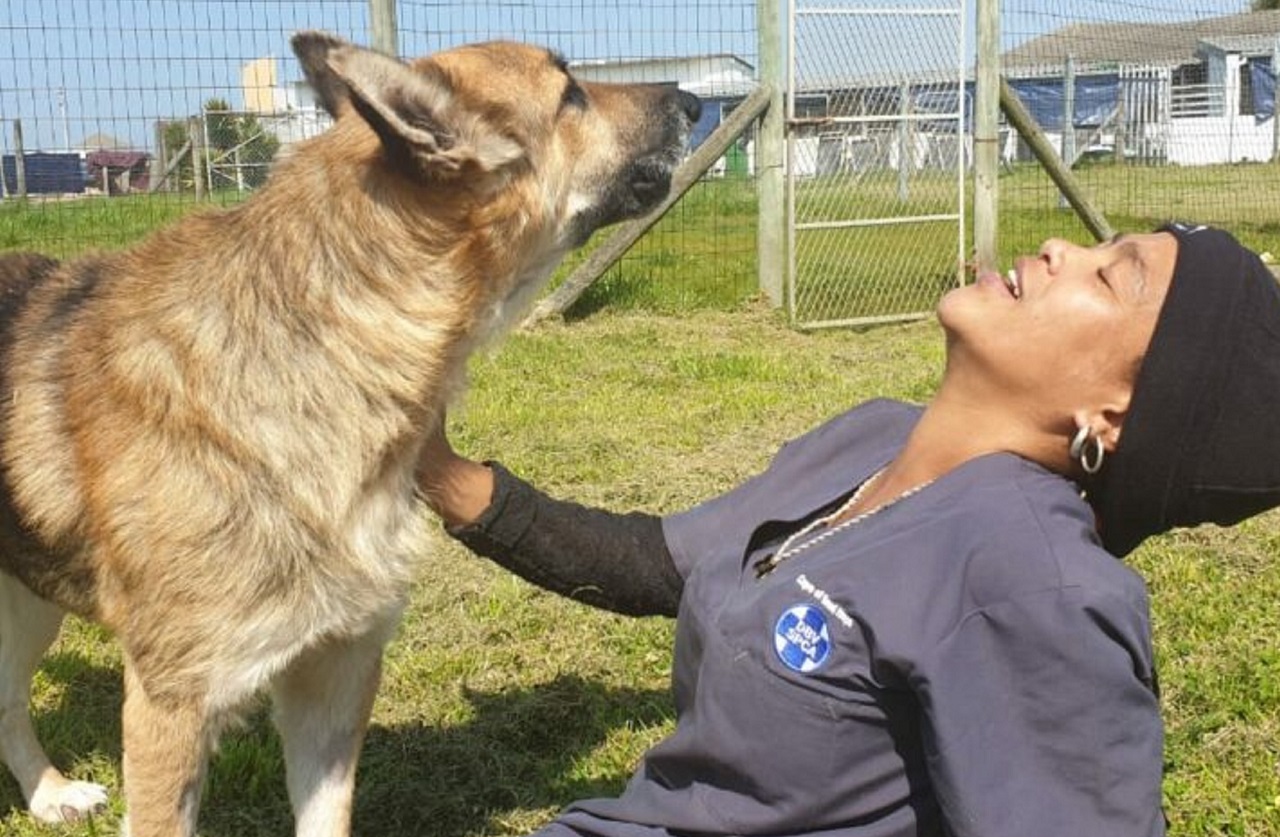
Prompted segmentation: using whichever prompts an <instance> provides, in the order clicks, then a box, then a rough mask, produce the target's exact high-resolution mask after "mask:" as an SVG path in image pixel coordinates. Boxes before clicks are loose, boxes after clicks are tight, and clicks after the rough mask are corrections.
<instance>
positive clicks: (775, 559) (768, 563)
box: [754, 466, 933, 578]
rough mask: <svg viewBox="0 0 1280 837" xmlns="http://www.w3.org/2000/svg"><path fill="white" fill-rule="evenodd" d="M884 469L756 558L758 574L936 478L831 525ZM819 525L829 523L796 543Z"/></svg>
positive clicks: (760, 574) (893, 504)
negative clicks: (763, 554)
mask: <svg viewBox="0 0 1280 837" xmlns="http://www.w3.org/2000/svg"><path fill="white" fill-rule="evenodd" d="M886 468H887V466H886ZM884 472H885V468H881V469H880V470H878V471H876V472H875V473H874V474H872V475H871V476H869V477H867V478H866V479H865V480H863V482H862V485H860V486H858V488H857V490H855V491H854V492H853V494H852V495H850V497H849V499H848V500H845V501H844V502H843V503H841V504H840V508H838V509H836V510H835V511H833V512H831V513H830V514H826V515H823V516H822V517H819V518H817V519H816V520H813V521H811V522H810V523H809V524H808V525H807V526H805V527H804V528H802V529H799V530H797V531H795V532H792V533H791V535H790V536H788V537H787V539H786V540H784V541H783V542H782V546H780V547H778V549H777V551H775V552H771V553H770V554H768V555H766V556H764V557H763V558H761V559H760V560H759V561H756V562H755V565H754V568H755V571H756V578H764V577H765V576H766V575H768V574H769V573H770V572H772V571H773V570H774V568H775V567H777V566H778V565H779V564H781V563H782V562H783V561H785V560H787V559H788V558H790V557H792V556H793V555H796V554H797V553H800V552H803V551H804V550H806V549H808V548H810V547H812V546H817V545H818V544H820V543H822V542H823V541H825V540H826V539H827V538H830V537H831V536H833V535H835V534H836V533H837V532H841V531H843V530H845V529H848V528H849V527H850V526H854V525H856V524H858V523H861V522H862V521H864V520H866V519H867V518H868V517H871V516H872V515H875V514H879V513H880V512H882V511H884V510H885V509H887V508H889V507H891V506H895V505H897V504H898V503H901V502H902V501H903V500H905V499H907V498H908V497H910V496H912V495H913V494H919V493H920V492H921V491H924V490H925V489H926V488H928V487H929V486H930V485H932V484H933V480H931V479H930V480H925V481H924V482H922V483H920V484H919V485H915V486H912V487H911V488H908V489H907V490H906V491H904V492H902V493H901V494H899V495H898V496H897V497H894V498H893V499H891V500H887V501H886V502H883V503H881V504H880V505H878V506H875V507H873V508H870V509H867V510H866V511H864V512H862V513H861V514H855V515H854V516H853V517H850V518H848V519H847V520H842V521H840V522H839V523H837V524H836V525H835V526H831V525H830V523H831V521H833V520H835V519H837V518H838V517H840V515H842V514H844V513H845V512H847V511H849V509H851V508H853V507H854V506H856V505H857V504H858V501H859V500H861V499H862V497H863V496H864V495H865V494H866V493H867V489H868V488H870V487H871V484H872V483H874V482H876V481H877V480H879V479H880V478H881V477H882V476H884ZM820 526H826V527H827V528H826V529H824V530H823V531H822V532H819V533H818V534H817V535H814V536H813V537H812V538H809V540H807V541H804V542H802V543H796V542H797V541H799V540H800V539H801V538H803V537H805V536H806V535H808V534H809V533H810V532H812V531H813V530H814V529H817V528H818V527H820Z"/></svg>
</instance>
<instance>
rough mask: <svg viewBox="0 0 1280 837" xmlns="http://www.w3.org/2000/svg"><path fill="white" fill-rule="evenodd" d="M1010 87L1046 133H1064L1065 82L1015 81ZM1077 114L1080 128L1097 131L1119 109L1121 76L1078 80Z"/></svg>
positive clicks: (1075, 121) (1085, 77)
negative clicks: (1117, 106)
mask: <svg viewBox="0 0 1280 837" xmlns="http://www.w3.org/2000/svg"><path fill="white" fill-rule="evenodd" d="M1009 86H1010V87H1012V88H1013V89H1014V91H1015V92H1016V93H1017V94H1018V98H1019V99H1021V100H1022V104H1024V105H1026V108H1027V110H1029V111H1030V112H1031V115H1032V116H1034V117H1035V119H1036V122H1039V123H1040V127H1041V128H1043V129H1045V130H1046V131H1061V130H1062V116H1063V109H1064V106H1065V103H1064V98H1063V97H1064V90H1065V89H1066V85H1065V84H1064V83H1063V80H1062V79H1061V78H1044V79H1011V80H1010V81H1009ZM1075 93H1076V101H1075V113H1074V115H1073V119H1072V122H1074V123H1075V127H1077V128H1097V127H1100V126H1101V125H1102V124H1103V123H1104V122H1106V120H1107V117H1108V116H1110V115H1111V113H1112V112H1113V111H1114V110H1115V109H1116V105H1117V103H1118V101H1119V96H1120V76H1119V75H1117V74H1114V73H1111V74H1106V75H1090V76H1077V77H1076V91H1075Z"/></svg>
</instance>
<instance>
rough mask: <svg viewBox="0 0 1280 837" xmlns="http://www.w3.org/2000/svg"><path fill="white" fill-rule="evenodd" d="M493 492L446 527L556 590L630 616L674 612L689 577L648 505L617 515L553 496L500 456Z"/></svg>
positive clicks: (508, 566)
mask: <svg viewBox="0 0 1280 837" xmlns="http://www.w3.org/2000/svg"><path fill="white" fill-rule="evenodd" d="M489 467H490V468H491V469H492V470H493V478H494V487H493V499H492V500H491V501H490V503H489V507H488V508H487V509H485V511H484V513H483V514H481V515H480V517H479V518H478V519H477V520H476V521H475V522H474V523H470V524H467V525H465V526H458V527H453V528H450V529H448V530H447V531H448V532H449V534H450V535H452V536H453V537H454V538H456V539H457V540H458V541H460V542H461V543H462V544H463V545H465V546H466V547H467V548H468V549H470V550H471V551H472V552H475V553H477V554H479V555H483V556H484V557H486V558H489V559H491V560H493V561H494V562H495V563H497V564H499V565H500V566H502V567H505V568H506V569H508V570H510V571H511V572H513V573H515V574H516V575H518V576H520V577H521V578H523V579H525V580H526V581H529V582H531V583H533V584H536V585H538V586H539V587H542V588H544V589H547V590H550V591H551V592H553V593H558V594H560V595H562V596H567V597H568V598H571V599H574V600H575V601H579V602H582V603H584V604H588V605H591V606H592V607H598V608H602V609H604V610H612V611H615V612H617V613H625V614H627V615H630V616H674V615H675V614H676V610H677V609H678V607H679V605H680V593H681V591H682V590H683V589H684V580H683V578H682V577H681V576H680V574H679V573H678V572H676V567H675V563H674V562H673V561H672V559H671V553H670V551H669V550H668V548H667V543H666V539H665V538H664V537H663V534H662V521H661V519H660V518H658V517H655V516H654V515H650V514H645V513H643V512H632V513H630V514H616V513H613V512H608V511H604V510H601V509H593V508H588V507H586V506H581V505H578V504H577V503H570V502H566V501H563V500H555V499H552V498H551V497H548V496H547V495H545V494H543V493H542V492H540V491H538V490H537V489H535V488H534V487H533V486H531V485H529V484H528V483H526V482H524V481H523V480H521V479H519V478H518V477H516V476H515V475H513V474H512V473H511V472H510V471H508V470H507V469H505V468H503V467H502V466H501V465H498V464H497V463H489Z"/></svg>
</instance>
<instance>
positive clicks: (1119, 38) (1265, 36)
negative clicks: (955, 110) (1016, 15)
mask: <svg viewBox="0 0 1280 837" xmlns="http://www.w3.org/2000/svg"><path fill="white" fill-rule="evenodd" d="M1277 35H1280V11H1265V12H1245V13H1243V14H1236V15H1227V16H1225V17H1214V18H1204V19H1202V20H1193V21H1187V22H1185V23H1075V24H1072V25H1070V26H1064V27H1062V28H1061V29H1057V30H1055V31H1053V32H1050V33H1048V34H1046V35H1041V36H1039V37H1037V38H1033V39H1031V40H1030V41H1027V42H1026V43H1024V44H1022V45H1020V46H1017V47H1014V48H1013V49H1011V50H1009V51H1007V52H1005V53H1004V55H1002V56H1001V60H1002V61H1003V63H1004V66H1005V67H1006V68H1010V67H1034V66H1043V65H1047V64H1055V65H1060V64H1061V63H1062V62H1063V61H1065V60H1066V59H1067V57H1068V56H1073V57H1074V58H1075V60H1076V61H1077V62H1078V63H1081V64H1109V63H1114V64H1175V65H1176V64H1186V63H1191V62H1193V61H1196V60H1198V55H1197V52H1198V50H1199V49H1200V43H1201V42H1202V41H1205V42H1209V43H1215V44H1216V43H1217V42H1218V41H1219V40H1221V39H1224V38H1243V37H1251V38H1257V39H1258V40H1257V41H1256V43H1257V44H1259V45H1264V46H1261V47H1260V48H1259V49H1258V50H1257V52H1261V53H1269V52H1270V50H1271V45H1272V44H1273V43H1274V40H1275V38H1276V36H1277Z"/></svg>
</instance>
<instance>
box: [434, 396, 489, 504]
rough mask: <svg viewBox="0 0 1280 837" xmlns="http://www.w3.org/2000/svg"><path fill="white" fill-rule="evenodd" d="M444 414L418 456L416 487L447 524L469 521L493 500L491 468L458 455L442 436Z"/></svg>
mask: <svg viewBox="0 0 1280 837" xmlns="http://www.w3.org/2000/svg"><path fill="white" fill-rule="evenodd" d="M444 425H445V420H444V416H441V417H440V422H439V424H438V425H437V426H436V429H435V430H434V431H432V432H431V434H430V435H428V436H427V440H426V443H425V444H424V445H423V447H422V455H421V456H420V457H419V458H418V467H417V471H416V476H417V483H418V490H419V492H421V494H422V496H423V498H424V499H425V500H426V502H427V505H428V506H430V507H431V509H432V511H434V512H435V513H436V514H438V515H440V518H441V520H443V521H444V523H445V525H446V526H462V525H465V524H467V523H471V522H473V521H475V519H476V518H478V517H479V516H480V515H481V514H482V513H483V512H484V510H485V509H487V508H488V507H489V503H490V501H491V500H492V499H493V471H491V470H489V466H487V465H484V464H482V463H480V462H476V461H474V460H471V459H467V458H466V457H464V456H459V455H458V453H457V452H456V451H454V449H453V446H452V445H450V444H449V439H448V437H447V436H446V435H445V429H444Z"/></svg>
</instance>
